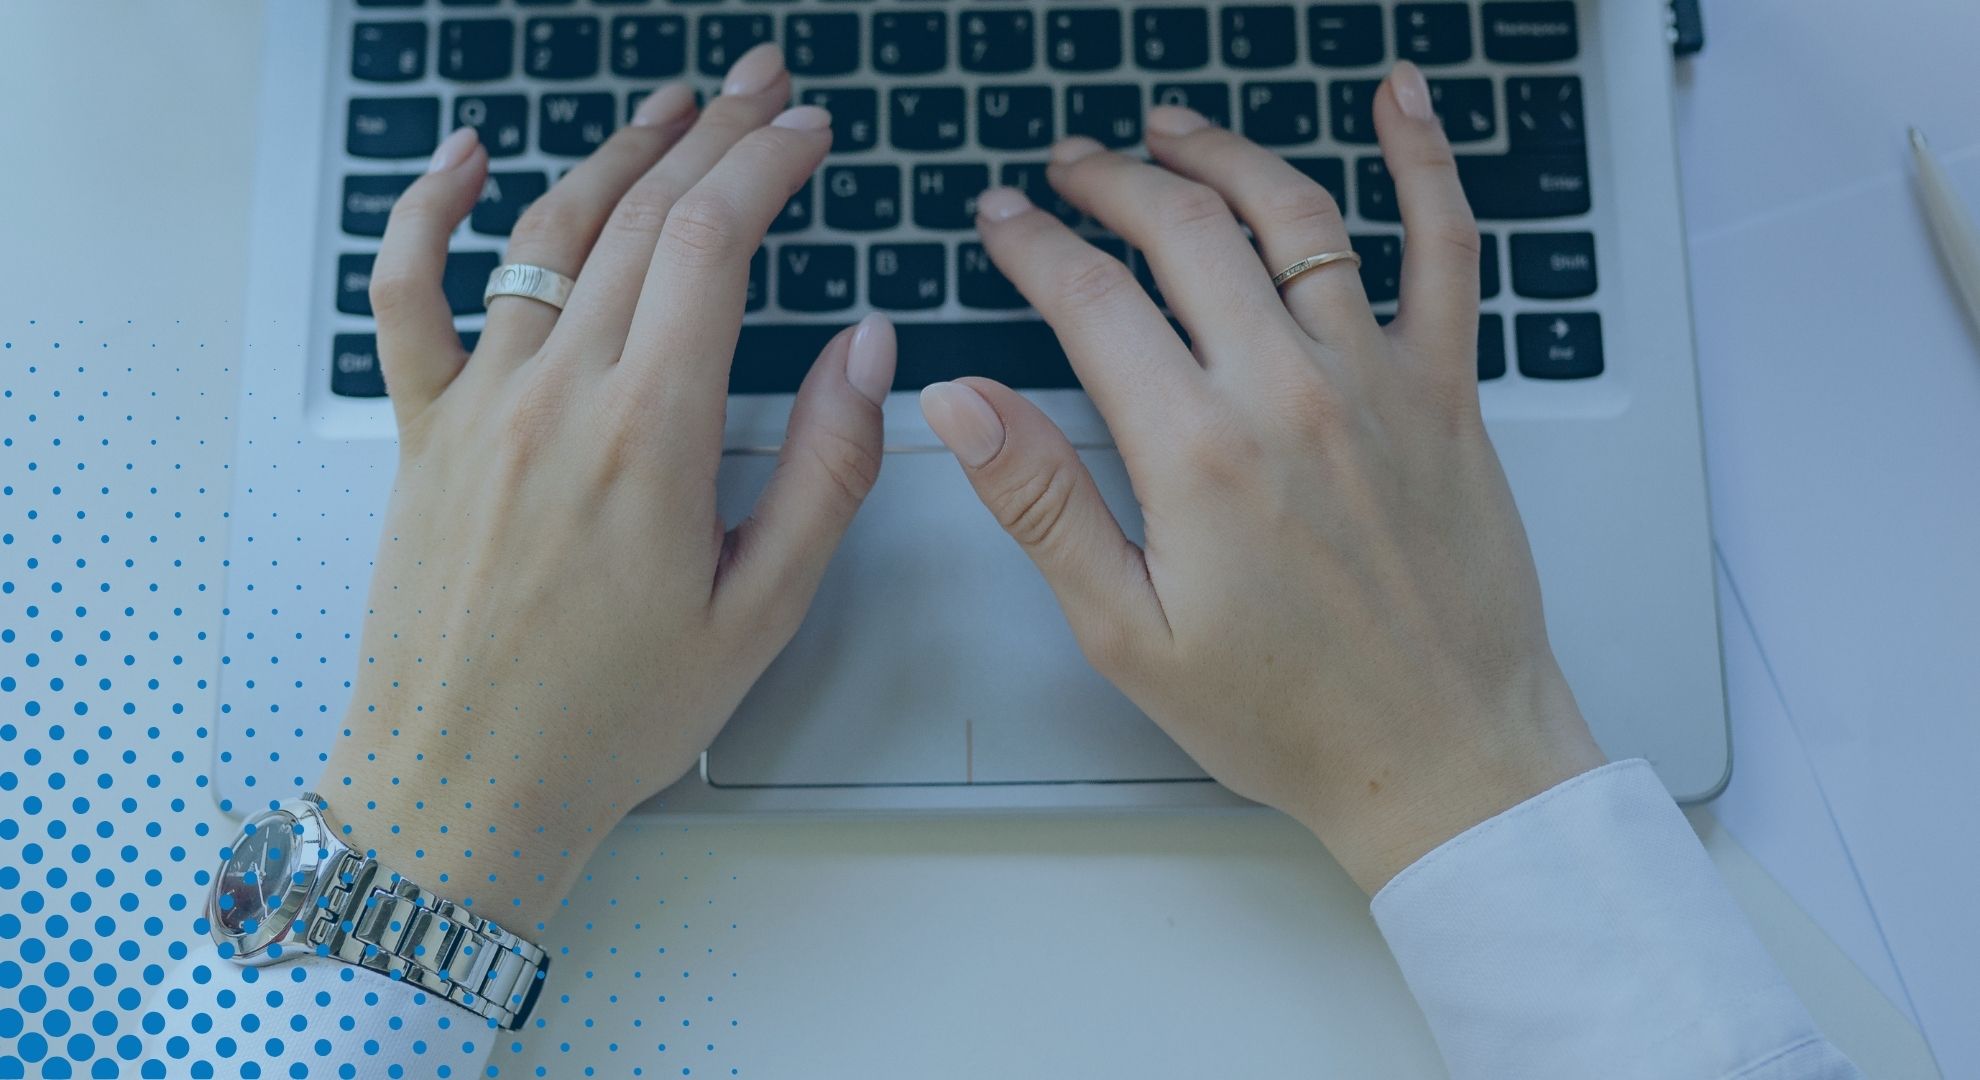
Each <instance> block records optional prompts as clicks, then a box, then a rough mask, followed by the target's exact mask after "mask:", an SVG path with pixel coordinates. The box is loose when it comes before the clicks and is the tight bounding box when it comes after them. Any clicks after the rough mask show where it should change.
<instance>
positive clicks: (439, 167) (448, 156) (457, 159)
mask: <svg viewBox="0 0 1980 1080" xmlns="http://www.w3.org/2000/svg"><path fill="white" fill-rule="evenodd" d="M480 139H481V136H480V135H478V134H476V132H475V130H474V129H473V128H471V127H463V128H456V129H454V133H453V134H452V135H449V136H447V137H446V138H445V139H443V140H441V142H440V145H439V147H438V148H436V149H435V150H434V151H433V160H431V161H428V162H427V163H426V171H427V172H430V173H437V172H446V171H447V170H448V169H451V168H453V167H454V166H456V165H459V164H460V163H461V162H463V161H466V160H467V158H468V154H469V153H471V152H472V151H473V150H474V144H475V143H476V142H478V141H480Z"/></svg>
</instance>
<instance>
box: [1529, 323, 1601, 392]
mask: <svg viewBox="0 0 1980 1080" xmlns="http://www.w3.org/2000/svg"><path fill="white" fill-rule="evenodd" d="M1513 333H1514V336H1515V337H1517V338H1518V340H1519V373H1520V374H1521V375H1524V376H1526V377H1527V378H1529V379H1592V378H1594V377H1595V376H1597V375H1600V374H1601V373H1602V317H1601V316H1600V315H1597V314H1595V313H1594V312H1592V311H1577V312H1564V313H1561V314H1552V315H1548V314H1528V315H1520V316H1518V317H1517V318H1516V319H1515V321H1514V330H1513Z"/></svg>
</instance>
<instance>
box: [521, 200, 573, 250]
mask: <svg viewBox="0 0 1980 1080" xmlns="http://www.w3.org/2000/svg"><path fill="white" fill-rule="evenodd" d="M590 219H591V215H590V214H589V213H587V212H585V211H584V210H583V209H581V208H580V207H579V206H578V205H577V204H576V203H575V202H573V201H572V200H571V199H569V198H559V197H558V195H557V193H556V192H554V191H553V192H551V193H550V194H549V195H546V196H544V197H543V198H541V199H538V200H536V201H535V202H533V203H531V204H529V209H527V210H524V211H523V215H522V218H521V219H520V220H518V221H517V222H516V227H515V231H514V234H513V235H512V236H511V238H510V245H511V248H512V249H513V248H514V247H515V246H518V245H523V246H527V245H531V244H553V243H558V242H561V241H563V240H566V239H569V238H572V237H583V236H586V235H589V233H590V232H591V221H590Z"/></svg>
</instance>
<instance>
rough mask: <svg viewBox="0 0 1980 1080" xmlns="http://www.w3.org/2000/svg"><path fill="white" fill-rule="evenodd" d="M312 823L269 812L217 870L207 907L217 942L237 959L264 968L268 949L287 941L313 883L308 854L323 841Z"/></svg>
mask: <svg viewBox="0 0 1980 1080" xmlns="http://www.w3.org/2000/svg"><path fill="white" fill-rule="evenodd" d="M317 832H318V830H317V829H316V828H315V827H314V821H313V820H311V821H305V820H303V819H301V818H298V817H297V816H296V815H295V814H294V813H291V812H290V811H289V810H286V809H284V810H270V811H268V812H267V813H265V814H262V815H261V816H259V817H256V818H254V819H253V820H251V821H249V822H248V823H247V825H246V826H245V827H243V829H242V831H241V835H240V837H239V839H237V840H235V841H234V846H233V851H232V853H231V854H230V855H229V857H228V859H227V861H226V863H225V864H223V865H222V866H221V867H220V873H219V876H218V878H217V879H216V880H215V882H214V886H213V892H212V893H211V894H210V896H209V898H208V901H207V909H208V916H209V918H210V919H211V920H212V923H213V933H214V937H215V938H216V939H220V940H224V941H226V942H228V943H230V944H232V945H233V947H234V952H235V957H236V959H240V960H243V961H249V962H266V961H267V960H270V959H279V958H280V955H281V951H280V950H277V951H276V954H275V955H274V956H269V955H268V952H269V946H270V945H272V944H274V943H277V942H284V941H288V940H289V939H290V938H291V937H293V936H294V935H293V934H292V929H293V924H294V922H295V920H296V919H297V918H298V917H299V916H300V915H301V913H302V909H303V904H304V902H305V901H306V900H307V899H308V896H309V891H310V885H311V883H312V880H313V878H314V869H315V866H316V857H317V855H318V852H316V851H315V850H311V849H313V848H314V847H315V846H316V845H318V844H320V843H321V842H322V841H321V839H320V838H319V837H318V836H317Z"/></svg>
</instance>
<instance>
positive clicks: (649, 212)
mask: <svg viewBox="0 0 1980 1080" xmlns="http://www.w3.org/2000/svg"><path fill="white" fill-rule="evenodd" d="M673 208H674V196H673V193H672V192H670V191H668V190H667V189H666V188H664V187H662V186H661V185H660V184H658V183H655V182H652V181H643V182H641V183H639V184H636V185H634V186H633V189H632V190H631V191H628V192H626V195H625V198H623V199H620V200H619V205H617V206H615V207H613V208H612V222H611V225H610V228H612V229H613V230H614V231H617V232H625V233H633V234H638V235H644V236H648V237H651V236H654V235H655V234H657V233H659V231H660V230H661V229H663V228H665V227H666V225H667V213H668V212H669V211H671V210H672V209H673Z"/></svg>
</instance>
